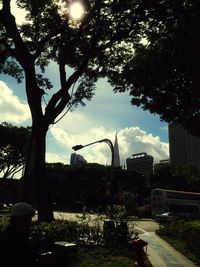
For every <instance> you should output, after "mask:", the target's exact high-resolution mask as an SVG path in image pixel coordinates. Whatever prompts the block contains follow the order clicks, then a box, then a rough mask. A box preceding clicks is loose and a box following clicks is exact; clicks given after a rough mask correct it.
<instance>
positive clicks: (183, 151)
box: [168, 123, 200, 169]
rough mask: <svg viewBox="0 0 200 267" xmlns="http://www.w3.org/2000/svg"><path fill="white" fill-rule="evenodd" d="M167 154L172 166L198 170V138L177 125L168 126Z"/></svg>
mask: <svg viewBox="0 0 200 267" xmlns="http://www.w3.org/2000/svg"><path fill="white" fill-rule="evenodd" d="M168 129H169V154H170V163H171V164H172V165H193V166H195V167H197V168H198V169H200V137H197V136H194V135H191V134H190V133H189V132H188V131H187V130H185V129H184V128H183V127H181V126H180V125H177V124H174V123H172V124H170V125H169V126H168Z"/></svg>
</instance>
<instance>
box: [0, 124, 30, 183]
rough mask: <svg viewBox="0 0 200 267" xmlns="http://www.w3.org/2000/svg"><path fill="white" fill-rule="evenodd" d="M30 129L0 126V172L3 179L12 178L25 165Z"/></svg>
mask: <svg viewBox="0 0 200 267" xmlns="http://www.w3.org/2000/svg"><path fill="white" fill-rule="evenodd" d="M30 131H31V129H30V127H17V126H13V125H12V124H8V123H6V122H4V123H2V124H0V136H1V139H0V172H1V175H2V178H3V179H6V178H13V177H14V175H15V174H16V173H17V172H19V171H20V170H22V168H23V166H24V163H25V155H26V152H27V151H26V150H27V143H28V140H29V136H30Z"/></svg>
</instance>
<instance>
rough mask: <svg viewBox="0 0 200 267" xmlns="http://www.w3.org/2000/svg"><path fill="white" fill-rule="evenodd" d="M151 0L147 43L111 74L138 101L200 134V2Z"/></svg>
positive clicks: (146, 108) (153, 111)
mask: <svg viewBox="0 0 200 267" xmlns="http://www.w3.org/2000/svg"><path fill="white" fill-rule="evenodd" d="M148 2H149V6H148V12H147V13H146V16H147V17H148V18H149V20H148V19H147V21H148V22H147V23H146V24H144V29H143V37H144V40H145V42H143V43H141V44H139V45H138V46H137V47H135V52H134V55H133V56H132V59H131V60H129V61H128V62H127V65H126V67H125V68H124V69H123V70H122V72H121V75H118V76H114V75H113V77H112V76H111V78H110V79H111V80H112V83H113V85H117V86H116V88H115V91H124V90H129V91H130V95H131V96H132V104H133V105H137V106H141V107H142V108H143V109H144V110H149V111H150V112H152V113H154V114H155V113H156V114H159V115H160V118H161V119H162V120H164V121H166V122H169V123H170V122H175V123H178V124H181V125H182V126H183V127H184V128H186V129H187V130H189V131H191V133H192V134H194V135H198V136H200V127H199V125H200V91H199V87H200V70H199V62H200V52H199V47H200V28H199V27H197V25H199V23H200V2H199V1H194V0H188V1H181V0H178V1H168V0H164V1H163V0H159V1H157V0H156V1H148Z"/></svg>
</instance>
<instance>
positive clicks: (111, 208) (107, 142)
mask: <svg viewBox="0 0 200 267" xmlns="http://www.w3.org/2000/svg"><path fill="white" fill-rule="evenodd" d="M103 142H105V143H106V144H108V146H109V147H110V150H111V174H110V184H109V202H110V203H109V207H110V210H109V217H110V219H113V203H112V193H113V192H112V190H113V188H112V185H113V168H114V146H113V143H112V142H111V141H110V140H109V139H107V138H105V139H101V140H98V141H95V142H92V143H89V144H86V145H76V146H73V147H72V149H73V150H74V151H77V150H79V149H82V148H84V147H86V146H91V145H94V144H97V143H103Z"/></svg>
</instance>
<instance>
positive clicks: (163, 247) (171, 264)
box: [140, 229, 198, 267]
mask: <svg viewBox="0 0 200 267" xmlns="http://www.w3.org/2000/svg"><path fill="white" fill-rule="evenodd" d="M140 230H141V233H140V237H141V238H142V239H143V240H145V241H147V242H148V247H147V254H148V259H149V261H150V262H151V264H152V265H153V267H198V266H197V265H195V264H194V263H192V262H191V261H190V260H189V259H187V258H186V257H185V256H184V255H183V254H181V253H180V252H178V251H177V250H176V249H174V248H173V247H172V246H171V245H170V244H168V243H167V242H166V241H165V240H163V239H162V238H160V237H159V236H158V235H156V234H155V233H153V232H144V231H142V229H140Z"/></svg>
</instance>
